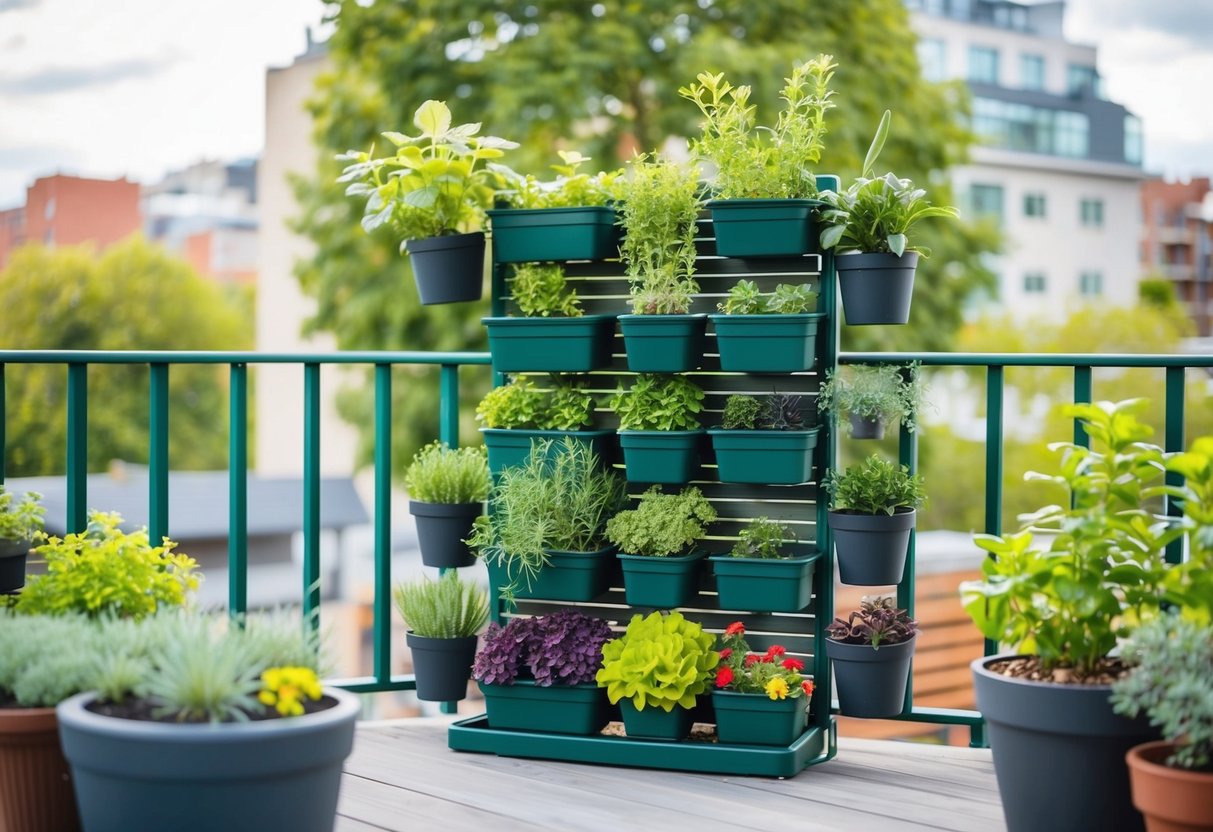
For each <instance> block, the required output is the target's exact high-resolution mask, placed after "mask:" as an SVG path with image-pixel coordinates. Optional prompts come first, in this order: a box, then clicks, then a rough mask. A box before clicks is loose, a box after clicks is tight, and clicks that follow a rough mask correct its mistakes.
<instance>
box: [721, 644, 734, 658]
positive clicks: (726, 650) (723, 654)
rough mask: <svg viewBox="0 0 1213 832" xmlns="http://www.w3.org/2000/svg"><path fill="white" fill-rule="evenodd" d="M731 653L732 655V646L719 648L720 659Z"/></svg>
mask: <svg viewBox="0 0 1213 832" xmlns="http://www.w3.org/2000/svg"><path fill="white" fill-rule="evenodd" d="M731 655H733V648H732V647H726V648H724V649H723V650H721V651H720V658H721V659H727V658H728V657H729V656H731Z"/></svg>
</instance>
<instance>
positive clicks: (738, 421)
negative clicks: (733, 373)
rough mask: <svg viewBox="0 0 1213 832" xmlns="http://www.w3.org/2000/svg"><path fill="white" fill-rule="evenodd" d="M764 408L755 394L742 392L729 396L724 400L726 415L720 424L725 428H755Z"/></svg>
mask: <svg viewBox="0 0 1213 832" xmlns="http://www.w3.org/2000/svg"><path fill="white" fill-rule="evenodd" d="M762 410H763V407H762V402H760V401H759V400H758V399H757V397H755V396H744V395H741V394H740V393H739V394H737V395H733V396H729V397H728V398H727V399H725V402H724V416H723V417H722V418H721V422H720V426H721V427H722V428H724V429H725V430H735V429H738V428H741V429H744V430H755V429H756V428H757V426H758V417H759V416H761V415H762Z"/></svg>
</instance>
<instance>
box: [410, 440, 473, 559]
mask: <svg viewBox="0 0 1213 832" xmlns="http://www.w3.org/2000/svg"><path fill="white" fill-rule="evenodd" d="M490 482H491V480H490V477H489V464H488V460H487V457H486V456H485V450H484V446H479V447H475V448H449V447H447V446H446V445H445V444H443V443H441V442H432V443H430V444H429V445H426V446H425V447H424V448H422V449H421V450H420V451H418V452H417V454H416V456H414V457H413V461H412V463H411V464H410V465H409V467H408V468H407V469H406V470H405V472H404V487H405V490H407V491H408V493H409V514H411V515H413V517H414V518H415V519H416V522H417V545H418V546H419V547H420V549H421V562H422V563H423V564H425V565H426V566H436V567H439V568H447V567H459V566H471V565H472V564H473V563H475V562H476V556H475V555H473V554H472V552H471V551H470V550H469V549H468V547H467V544H466V543H464V542H463V541H464V540H465V539H466V538H467V537H468V535H470V534H471V532H472V522H473V521H474V520H475V519H476V518H477V517H479V516H480V515H481V514H483V513H484V501H485V500H486V499H488V496H489V484H490Z"/></svg>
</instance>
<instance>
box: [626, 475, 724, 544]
mask: <svg viewBox="0 0 1213 832" xmlns="http://www.w3.org/2000/svg"><path fill="white" fill-rule="evenodd" d="M715 519H716V509H715V508H713V507H712V504H711V503H709V502H708V501H707V498H706V497H704V496H703V492H702V491H700V490H699V489H698V488H695V487H693V486H692V487H690V488H684V489H683V490H682V491H680V492H679V493H677V494H663V493H662V492H661V488H660V486H656V485H654V486H652V487H651V488H649V490H648V491H645V492H644V493H643V494H641V495H640V501H639V502H638V503H637V505H636V508H634V509H630V510H628V511H621V512H619V513H618V514H616V515H615V516H614V517H612V518H611V520H610V522H608V523H607V527H606V533H607V538H608V539H609V540H610V541H611V542H612V543H614V544H615V545H616V546H618V547H619V551H621V552H623V553H624V554H628V555H648V556H651V557H670V556H674V555H683V554H686V553H687V552H689V551H690V549H691V547H692V546H694V545H695V541H697V540H699V539H700V538H701V537H703V536H704V534H706V533H707V526H708V524H709V523H711V522H712V521H714V520H715Z"/></svg>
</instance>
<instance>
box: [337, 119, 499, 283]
mask: <svg viewBox="0 0 1213 832" xmlns="http://www.w3.org/2000/svg"><path fill="white" fill-rule="evenodd" d="M413 125H414V126H415V127H416V128H417V130H418V131H419V132H418V135H416V136H408V135H405V134H404V133H395V132H388V133H384V134H382V135H383V137H384V138H385V139H387V140H388V142H390V143H391V144H392V146H393V147H395V152H394V153H393V154H392V155H390V156H384V157H381V158H374V156H373V155H372V154H373V153H374V148H371V152H370V153H368V152H365V151H361V150H350V151H348V152H346V153H343V154H341V155H340V156H338V157H337V159H338V160H339V161H343V162H347V163H348V164H347V165H346V167H345V169H344V170H343V171H342V173H341V176H340V177H339V178H338V180H337V181H338V182H348V183H349V185H348V187H347V188H346V191H345V192H346V194H347V195H348V196H357V197H366V198H367V202H366V209H365V213H364V215H363V217H362V227H363V228H364V229H365V230H366V232H367V233H368V234H369V233H371V232H373V231H374V230H375V229H377V228H380V227H381V226H385V225H386V226H388V227H389V228H390V229H391V230H392V232H393V234H394V235H395V236H396V237H397V238H398V239H399V240H400V241H401V243H400V250H401V252H402V253H403V252H404V251H405V250H406V248H407V250H408V253H409V259H410V260H411V262H412V265H413V276H414V277H415V278H416V281H417V294H418V295H419V296H420V299H421V302H422V303H423V304H436V303H456V302H458V301H469V300H479V299H480V295H481V292H482V289H483V284H484V232H483V231H482V230H481V229H483V228H484V220H485V210H486V209H487V208H488V207H489V206H490V205H492V203H493V195H494V193H495V189H496V187H497V185H498V181H499V176H500V174H499V173H497V172H495V171H493V170H490V169H489V168H487V167H485V166H484V165H481V164H479V163H480V162H482V161H484V160H487V159H496V158H499V157H500V156H502V152H503V151H505V150H510V149H513V148H515V147H517V146H518V145H517V143H515V142H511V141H507V140H505V139H499V138H497V137H496V136H479V135H477V134H478V133H479V132H480V125H479V124H460V125H453V124H452V123H451V111H450V110H449V109H448V108H447V106H446V102H444V101H434V100H430V101H426V102H424V103H423V104H422V105H421V106H420V107H418V108H417V111H416V112H415V113H414V114H413Z"/></svg>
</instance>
